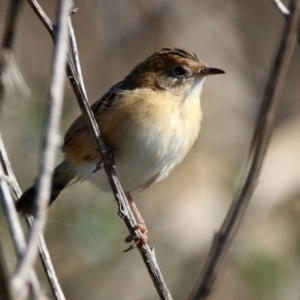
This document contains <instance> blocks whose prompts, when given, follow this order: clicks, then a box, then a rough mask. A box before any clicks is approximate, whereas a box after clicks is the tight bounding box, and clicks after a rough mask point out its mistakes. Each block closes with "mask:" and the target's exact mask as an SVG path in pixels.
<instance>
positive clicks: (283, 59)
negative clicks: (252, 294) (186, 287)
mask: <svg viewBox="0 0 300 300" xmlns="http://www.w3.org/2000/svg"><path fill="white" fill-rule="evenodd" d="M291 12H292V14H291V16H290V18H289V19H288V20H287V22H286V24H285V28H284V31H283V34H282V38H281V43H280V47H279V49H278V52H277V56H276V59H275V61H274V64H273V68H272V70H271V73H270V76H269V80H268V82H267V85H266V89H265V93H264V98H263V101H262V105H261V109H260V113H259V116H258V120H257V123H256V128H255V131H254V135H253V142H252V150H250V156H249V157H250V158H249V163H248V168H247V174H246V175H247V176H245V178H246V180H245V182H244V184H243V186H242V188H241V189H240V190H239V191H238V193H237V194H236V196H235V198H234V201H233V203H232V205H231V207H230V209H229V212H228V214H227V216H226V218H225V220H224V222H223V224H222V226H221V229H220V230H219V232H217V233H216V234H215V236H214V239H213V243H212V245H211V248H210V251H209V254H208V258H207V260H206V262H205V264H204V267H203V269H202V272H201V274H200V277H199V280H198V285H197V287H196V289H195V290H194V292H193V294H192V296H191V297H190V299H192V300H196V299H197V300H200V299H206V297H207V296H208V294H209V292H210V290H211V287H212V284H213V282H214V280H215V277H216V275H217V271H218V269H219V267H220V265H221V263H222V261H223V260H224V257H225V255H226V253H227V250H228V247H229V246H230V244H231V242H232V240H233V238H234V236H235V234H236V231H237V229H238V226H239V224H240V222H241V220H242V218H243V216H244V213H245V210H246V208H247V206H248V203H249V201H250V198H251V196H252V194H253V192H254V189H255V187H256V185H257V181H258V177H259V174H260V170H261V167H262V163H263V160H264V157H265V154H266V150H267V147H268V145H269V141H270V138H271V135H272V131H273V124H274V116H275V111H276V106H277V102H278V98H279V93H280V91H281V88H282V86H283V83H284V79H285V77H286V74H287V70H288V66H289V62H290V59H291V56H292V53H293V49H294V45H295V34H294V31H295V30H296V29H298V27H297V26H298V24H299V16H300V0H296V1H293V4H292V8H291Z"/></svg>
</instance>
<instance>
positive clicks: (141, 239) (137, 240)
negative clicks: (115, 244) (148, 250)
mask: <svg viewBox="0 0 300 300" xmlns="http://www.w3.org/2000/svg"><path fill="white" fill-rule="evenodd" d="M125 195H126V197H127V200H128V203H129V205H130V207H131V208H132V210H133V212H134V214H135V217H136V219H137V224H136V225H135V226H134V228H133V230H135V231H136V230H139V231H140V236H137V235H132V234H131V235H129V236H128V237H127V238H126V239H125V241H126V242H127V243H130V242H132V241H134V242H133V244H132V245H130V247H129V248H128V249H126V250H124V252H127V251H129V250H131V249H134V248H135V247H136V246H137V245H144V244H146V243H147V240H148V236H147V233H148V230H147V227H146V223H145V221H144V219H143V217H142V215H141V214H140V212H139V210H138V208H137V206H136V205H135V202H134V201H133V199H132V197H131V195H130V193H125Z"/></svg>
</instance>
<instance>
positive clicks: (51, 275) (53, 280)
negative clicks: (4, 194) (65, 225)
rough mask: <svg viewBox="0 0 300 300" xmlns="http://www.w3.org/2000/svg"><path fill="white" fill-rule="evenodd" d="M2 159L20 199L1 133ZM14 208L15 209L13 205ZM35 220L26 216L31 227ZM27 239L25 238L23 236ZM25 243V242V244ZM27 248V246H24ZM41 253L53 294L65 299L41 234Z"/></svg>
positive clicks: (6, 174) (0, 148)
mask: <svg viewBox="0 0 300 300" xmlns="http://www.w3.org/2000/svg"><path fill="white" fill-rule="evenodd" d="M0 161H1V163H2V167H3V169H4V175H5V176H6V182H7V183H8V185H9V189H10V192H11V194H12V195H13V199H14V200H15V201H16V200H17V199H19V198H20V197H21V195H22V193H21V189H20V187H19V185H18V182H17V180H16V177H15V175H14V173H13V171H12V168H11V165H10V162H9V159H8V156H7V153H6V150H5V148H4V144H3V141H2V138H1V134H0ZM12 209H15V207H14V206H13V208H12ZM32 222H33V218H32V217H27V218H26V223H27V225H28V227H29V228H30V227H31V224H32ZM23 239H24V241H25V238H23ZM24 245H25V244H24ZM24 249H25V246H24ZM39 255H40V258H41V262H42V264H43V267H44V270H45V272H46V275H47V278H48V281H49V284H50V287H51V289H52V292H53V295H54V297H55V299H56V300H65V297H64V294H63V292H62V289H61V287H60V285H59V282H58V279H57V277H56V273H55V270H54V267H53V264H52V261H51V258H50V255H49V252H48V249H47V245H46V242H45V239H44V236H43V235H42V234H41V235H40V237H39Z"/></svg>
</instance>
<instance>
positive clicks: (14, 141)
mask: <svg viewBox="0 0 300 300" xmlns="http://www.w3.org/2000/svg"><path fill="white" fill-rule="evenodd" d="M7 2H8V1H6V0H0V32H1V34H2V31H3V25H4V18H5V12H6V7H7ZM40 3H41V5H42V7H43V8H44V9H45V10H46V12H47V13H48V14H49V16H50V17H51V18H52V20H54V16H55V10H56V8H55V6H56V1H45V0H43V1H40ZM75 6H76V7H79V11H78V12H77V13H76V14H75V15H74V16H73V24H74V29H75V33H76V37H77V41H78V47H79V53H80V58H81V63H82V68H83V75H84V80H85V84H86V89H87V93H88V96H89V99H90V101H91V102H94V101H96V100H97V99H99V98H100V97H101V95H103V94H104V93H105V92H106V91H107V89H108V88H109V87H110V86H111V85H112V84H114V83H115V82H117V81H119V80H121V79H122V78H123V77H124V76H125V75H126V74H127V73H128V72H129V71H130V69H131V68H132V67H133V66H135V65H136V64H137V63H139V62H140V61H141V60H143V59H144V58H145V57H147V56H149V55H150V54H152V53H153V52H154V51H156V50H158V49H160V48H162V47H178V48H184V49H187V50H189V51H192V52H194V53H196V54H197V55H198V57H199V58H200V59H201V60H203V61H204V62H205V63H207V64H208V65H209V66H212V67H218V68H221V69H224V70H226V74H225V75H222V76H221V75H220V76H212V77H211V78H209V79H208V80H207V81H206V83H205V87H204V91H203V96H202V107H203V111H204V119H203V123H202V131H201V133H200V136H199V138H198V140H197V142H196V144H195V145H194V147H193V149H192V150H191V151H190V153H189V154H188V156H187V157H186V159H185V160H184V161H183V162H182V163H181V165H180V166H178V167H177V168H176V169H175V170H174V171H173V172H172V174H171V175H170V176H169V177H168V178H167V179H166V180H164V181H163V182H161V183H159V184H156V185H155V186H153V187H151V188H150V189H148V190H146V191H144V192H142V193H141V194H136V195H135V196H134V197H135V200H136V202H137V205H138V207H139V209H140V211H141V212H142V214H143V216H144V219H145V220H146V223H147V227H148V229H149V244H150V245H153V246H155V250H156V255H157V258H158V261H159V264H160V266H161V270H162V273H163V275H164V277H165V280H166V282H167V284H168V286H169V288H170V290H171V293H172V295H173V297H174V299H186V298H187V296H188V295H189V294H190V292H191V290H192V288H193V286H194V284H195V281H196V278H197V276H198V274H199V272H200V268H201V266H202V265H203V262H204V259H205V258H206V255H207V252H208V249H209V246H210V244H211V241H212V237H213V235H214V233H215V232H216V231H217V230H218V228H219V227H220V225H221V223H222V221H223V219H224V217H225V214H226V212H227V210H228V208H229V205H230V203H231V200H232V198H233V195H234V193H235V190H236V188H237V186H238V184H239V180H240V175H241V174H242V171H243V167H244V165H245V161H246V157H247V151H248V147H249V144H250V140H251V136H252V133H253V129H254V124H255V121H256V116H257V112H258V109H259V105H260V102H261V100H262V96H263V90H264V87H265V84H266V80H267V78H268V74H269V71H270V68H271V65H272V61H273V59H274V56H275V53H276V51H277V47H278V44H279V41H280V37H281V33H282V29H283V26H284V22H285V21H284V18H283V17H282V15H281V14H280V13H279V11H278V10H277V8H276V7H275V6H274V4H273V3H272V1H271V0H263V1H262V0H252V1H239V0H229V1H223V0H210V1H205V0H198V1H196V0H194V1H180V0H172V1H170V0H169V1H167V0H152V1H146V0H123V1H117V0H110V1H104V0H101V1H100V0H97V1H96V0H85V1H79V0H78V1H75ZM52 49H53V45H52V41H51V39H50V37H49V34H48V33H47V32H46V30H45V28H44V27H43V25H42V24H41V22H40V21H39V20H38V19H37V17H36V15H35V14H34V13H33V11H32V9H31V8H30V7H29V5H28V4H27V3H26V2H25V5H24V6H23V9H22V11H21V14H20V19H19V22H18V26H17V36H16V41H15V47H14V50H15V54H16V59H17V63H18V65H19V67H20V70H21V72H22V74H23V76H24V78H25V80H26V83H27V84H28V86H29V88H30V90H31V95H30V96H28V97H24V96H23V95H21V94H19V93H18V92H10V91H8V92H7V93H6V100H5V103H4V105H3V107H2V112H1V116H0V130H1V134H2V136H3V140H4V143H5V145H6V147H7V151H8V154H9V158H10V160H11V163H12V166H13V170H14V172H15V174H16V176H17V179H18V181H19V184H20V185H21V188H22V189H23V190H24V189H26V188H27V187H28V186H29V185H31V184H32V183H33V181H34V178H35V176H36V174H37V164H38V159H39V149H40V141H41V128H42V122H43V116H44V113H45V103H46V99H47V86H48V84H49V75H50V69H51V58H52ZM299 73H300V59H299V46H298V45H297V46H296V48H295V51H294V56H293V59H292V62H291V65H290V67H289V71H288V76H287V79H286V82H285V85H284V88H283V92H282V94H281V97H280V103H279V107H278V114H277V116H276V126H275V131H274V136H273V139H272V141H271V145H270V148H269V151H268V154H267V157H266V160H265V163H264V168H263V170H262V173H261V176H260V182H259V185H258V187H257V189H256V191H255V193H254V196H253V199H252V201H251V204H250V206H249V209H248V211H247V214H246V216H245V219H244V220H243V223H242V224H241V227H240V230H239V232H238V234H237V237H236V239H235V240H234V242H233V245H232V246H231V248H230V251H229V253H228V256H227V258H226V261H225V263H224V264H223V266H222V268H221V271H220V272H219V274H218V277H217V280H216V282H215V285H214V287H213V291H212V294H211V295H210V297H209V299H211V300H221V299H231V300H235V299H246V300H247V299H256V300H268V299H272V300H274V299H299V294H300V289H299V282H300V226H299V224H300V203H299V197H300V166H299V160H300V134H299V132H300V119H299V114H300V101H299ZM78 115H79V108H78V105H77V102H76V100H75V97H74V95H73V93H72V91H71V89H70V86H69V84H68V83H67V82H66V92H65V102H64V112H63V119H62V124H61V138H62V139H63V135H64V133H65V131H66V129H67V128H68V126H69V125H70V124H71V122H72V121H73V120H74V119H75V118H76V117H77V116H78ZM57 153H58V158H57V162H59V161H60V160H61V152H60V150H59V149H57ZM116 212H117V206H116V203H115V202H114V200H113V197H112V195H111V194H104V193H100V192H98V190H97V189H96V188H94V187H93V186H91V185H90V184H88V183H77V184H75V185H73V186H71V187H69V188H68V189H66V190H65V191H64V192H63V193H62V195H61V196H60V199H59V200H58V201H56V202H55V204H54V205H53V206H51V208H50V209H49V215H48V220H47V224H46V225H47V226H46V232H45V235H46V241H47V243H48V247H49V249H50V253H51V256H52V259H53V263H54V266H55V268H56V271H57V275H58V278H59V280H60V283H61V284H62V288H63V290H64V293H65V295H66V298H67V299H72V300H81V299H87V300H94V299H122V300H129V299H130V300H138V299H145V300H148V299H149V300H150V299H158V296H157V294H156V291H155V289H154V287H153V285H152V282H151V279H150V278H149V276H148V273H147V270H146V268H145V266H144V264H143V262H142V260H141V257H140V255H139V253H138V251H136V250H133V251H130V252H129V253H123V252H122V250H124V249H125V248H126V247H127V244H125V243H124V238H125V237H126V236H127V234H128V233H127V230H126V228H125V226H124V224H123V222H122V220H121V219H120V218H119V217H118V216H117V213H116ZM0 225H1V226H0V234H1V239H5V241H6V242H5V245H4V254H5V255H6V257H9V258H10V260H9V261H8V264H9V267H10V269H12V267H13V265H14V262H15V261H14V260H15V258H14V255H13V247H12V244H11V241H10V238H9V235H8V231H7V225H6V222H5V219H4V217H3V214H2V213H1V215H0ZM40 274H41V276H42V277H43V276H44V275H43V272H40ZM42 282H43V286H44V289H45V290H48V292H49V294H50V291H49V288H48V284H47V282H46V280H45V279H43V281H42Z"/></svg>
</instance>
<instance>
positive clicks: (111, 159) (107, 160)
mask: <svg viewBox="0 0 300 300" xmlns="http://www.w3.org/2000/svg"><path fill="white" fill-rule="evenodd" d="M105 151H106V157H105V160H104V161H103V160H102V159H101V160H99V161H98V162H97V164H96V168H95V170H94V171H93V172H92V173H96V172H97V171H99V170H101V169H102V168H103V167H104V165H105V164H106V163H108V164H109V166H110V167H111V168H112V169H115V168H116V164H115V157H114V152H113V149H112V147H107V148H106V150H105Z"/></svg>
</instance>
